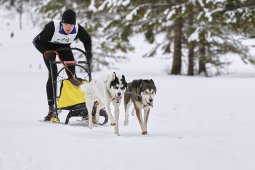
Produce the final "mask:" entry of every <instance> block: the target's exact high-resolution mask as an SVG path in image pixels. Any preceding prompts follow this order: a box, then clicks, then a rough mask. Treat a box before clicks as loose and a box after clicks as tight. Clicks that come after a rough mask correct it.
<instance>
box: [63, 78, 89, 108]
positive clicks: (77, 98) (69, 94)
mask: <svg viewBox="0 0 255 170" xmlns="http://www.w3.org/2000/svg"><path fill="white" fill-rule="evenodd" d="M82 83H83V84H84V83H87V81H85V80H84V81H82ZM85 95H86V94H85V92H83V91H81V89H80V87H79V86H74V85H73V84H72V83H71V82H70V81H69V80H67V79H65V80H63V81H62V84H61V87H60V95H59V98H58V109H65V108H67V107H70V106H75V105H78V104H82V103H85Z"/></svg>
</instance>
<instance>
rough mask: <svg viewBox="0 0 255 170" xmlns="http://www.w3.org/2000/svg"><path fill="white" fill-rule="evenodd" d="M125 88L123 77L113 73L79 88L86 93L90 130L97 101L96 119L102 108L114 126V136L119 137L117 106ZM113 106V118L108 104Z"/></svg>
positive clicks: (118, 110)
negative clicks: (93, 108) (93, 109)
mask: <svg viewBox="0 0 255 170" xmlns="http://www.w3.org/2000/svg"><path fill="white" fill-rule="evenodd" d="M126 88H127V82H126V80H125V76H124V75H122V76H121V77H119V76H117V75H116V73H115V72H114V73H113V74H112V75H111V76H108V77H105V78H103V79H99V80H92V81H91V82H90V83H87V84H84V85H82V86H81V89H82V90H83V91H85V92H86V97H85V98H86V106H87V109H88V115H89V127H90V128H92V126H93V122H92V107H93V105H94V102H95V101H98V106H97V107H96V119H97V121H98V120H99V110H100V109H102V108H104V107H105V109H106V112H107V114H108V117H109V119H110V121H111V125H112V126H114V125H115V134H116V135H119V112H120V109H119V106H120V102H121V99H122V96H123V95H124V93H125V91H126ZM111 103H112V104H113V106H114V113H115V117H114V118H113V116H112V113H111V109H110V104H111Z"/></svg>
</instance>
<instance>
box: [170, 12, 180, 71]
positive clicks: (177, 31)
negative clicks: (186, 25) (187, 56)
mask: <svg viewBox="0 0 255 170" xmlns="http://www.w3.org/2000/svg"><path fill="white" fill-rule="evenodd" d="M174 25H175V28H174V56H173V65H172V70H171V74H175V75H177V74H181V66H182V17H181V16H179V17H177V18H176V20H175V24H174Z"/></svg>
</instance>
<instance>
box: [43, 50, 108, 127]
mask: <svg viewBox="0 0 255 170" xmlns="http://www.w3.org/2000/svg"><path fill="white" fill-rule="evenodd" d="M65 50H72V51H76V52H79V58H81V57H82V56H85V57H86V52H85V51H83V50H81V49H79V48H61V49H58V50H56V51H47V52H46V53H55V54H56V57H57V58H58V60H55V61H52V60H49V61H50V68H51V73H52V66H53V65H54V64H56V65H61V66H60V67H61V68H60V69H59V71H58V73H57V79H56V81H55V82H54V78H53V75H51V77H52V82H53V83H52V87H53V96H54V108H56V115H55V116H54V118H52V119H51V122H54V123H58V122H60V120H59V118H58V116H59V113H61V112H62V111H64V110H66V111H69V112H68V114H67V116H66V119H65V124H68V123H69V119H70V118H72V117H81V118H82V120H88V110H87V108H86V100H85V95H86V94H85V93H86V92H83V91H81V89H80V87H79V86H80V85H81V84H84V83H88V82H90V81H91V80H92V76H91V65H90V64H91V62H90V61H79V60H74V61H62V60H61V59H60V57H59V54H58V53H59V52H60V51H65ZM46 55H47V54H46ZM69 67H74V68H75V73H72V72H71V70H70V69H69ZM67 71H68V72H69V73H71V75H72V78H68V76H67V73H66V72H67ZM69 77H70V76H69ZM74 81H75V82H76V83H77V82H78V83H79V84H75V82H74ZM54 85H55V87H56V88H54ZM96 107H97V101H94V106H93V111H92V117H93V118H95V114H96ZM99 114H100V120H99V124H100V125H104V124H106V123H107V122H108V115H107V113H106V111H105V109H101V110H100V111H99ZM94 123H96V122H95V121H94Z"/></svg>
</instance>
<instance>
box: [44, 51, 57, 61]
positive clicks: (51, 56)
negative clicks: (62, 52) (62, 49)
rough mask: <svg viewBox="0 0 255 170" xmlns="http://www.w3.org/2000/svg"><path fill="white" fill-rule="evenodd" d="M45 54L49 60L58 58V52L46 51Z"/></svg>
mask: <svg viewBox="0 0 255 170" xmlns="http://www.w3.org/2000/svg"><path fill="white" fill-rule="evenodd" d="M44 56H45V57H46V59H47V60H49V61H55V59H56V54H55V52H54V51H47V52H45V53H44Z"/></svg>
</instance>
